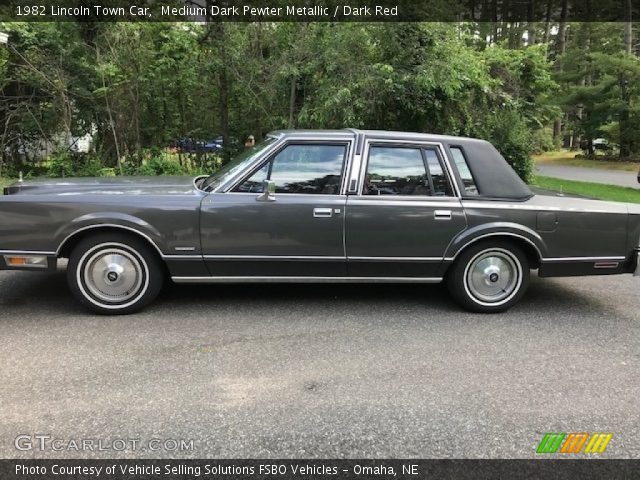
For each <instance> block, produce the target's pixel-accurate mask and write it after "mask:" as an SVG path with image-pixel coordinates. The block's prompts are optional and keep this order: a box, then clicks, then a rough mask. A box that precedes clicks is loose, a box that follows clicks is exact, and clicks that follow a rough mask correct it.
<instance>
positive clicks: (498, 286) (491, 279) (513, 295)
mask: <svg viewBox="0 0 640 480" xmlns="http://www.w3.org/2000/svg"><path fill="white" fill-rule="evenodd" d="M528 285H529V262H528V260H527V257H526V255H525V254H524V253H523V252H522V250H521V249H520V248H518V247H517V246H516V245H513V244H511V243H508V242H482V243H479V244H477V245H473V246H471V247H469V248H468V249H467V250H465V251H463V252H462V253H461V254H460V256H459V257H458V259H457V260H456V262H455V263H454V264H453V266H452V267H451V270H450V271H449V272H448V274H447V286H448V288H449V291H450V292H451V295H452V296H453V297H454V298H455V300H456V301H457V302H458V303H459V304H460V305H461V306H463V307H464V308H466V309H467V310H471V311H473V312H481V313H497V312H504V311H505V310H508V309H509V308H511V307H512V306H513V305H514V304H515V303H517V302H518V300H520V298H522V296H523V295H524V293H525V291H526V289H527V287H528Z"/></svg>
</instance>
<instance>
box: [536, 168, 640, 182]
mask: <svg viewBox="0 0 640 480" xmlns="http://www.w3.org/2000/svg"><path fill="white" fill-rule="evenodd" d="M536 170H537V171H538V173H539V174H540V175H544V176H547V177H555V178H563V179H565V180H578V181H581V182H595V183H606V184H609V185H618V186H621V187H631V188H640V183H638V180H637V172H620V171H615V170H604V169H599V168H588V167H572V166H567V165H543V164H538V165H536Z"/></svg>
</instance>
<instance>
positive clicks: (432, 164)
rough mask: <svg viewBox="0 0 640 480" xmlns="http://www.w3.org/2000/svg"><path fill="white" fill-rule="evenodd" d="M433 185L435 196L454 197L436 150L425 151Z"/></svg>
mask: <svg viewBox="0 0 640 480" xmlns="http://www.w3.org/2000/svg"><path fill="white" fill-rule="evenodd" d="M423 152H424V156H425V158H426V160H427V166H428V167H429V174H430V175H431V181H432V183H433V195H434V196H436V197H452V196H453V191H452V190H451V184H450V183H449V178H448V177H447V175H446V174H445V173H444V169H443V168H442V162H440V158H439V157H438V154H437V153H436V151H435V150H423Z"/></svg>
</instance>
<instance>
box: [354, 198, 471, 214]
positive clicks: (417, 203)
mask: <svg viewBox="0 0 640 480" xmlns="http://www.w3.org/2000/svg"><path fill="white" fill-rule="evenodd" d="M384 198H388V200H386V199H382V198H380V197H376V196H371V197H366V196H365V197H349V205H391V206H394V207H397V206H405V205H406V206H411V207H433V208H457V209H458V210H459V211H460V210H462V205H460V203H459V202H452V201H451V200H452V199H453V197H448V198H443V199H442V200H440V201H438V200H435V199H433V197H423V196H419V197H418V196H415V197H405V198H406V200H400V199H398V198H397V197H395V196H388V197H384ZM423 199H424V200H423ZM445 202H448V203H445Z"/></svg>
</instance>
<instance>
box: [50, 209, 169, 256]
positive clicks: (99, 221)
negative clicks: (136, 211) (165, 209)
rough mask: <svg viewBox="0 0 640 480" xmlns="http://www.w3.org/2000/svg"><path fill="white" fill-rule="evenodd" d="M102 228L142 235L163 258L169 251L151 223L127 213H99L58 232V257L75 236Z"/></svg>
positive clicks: (81, 219)
mask: <svg viewBox="0 0 640 480" xmlns="http://www.w3.org/2000/svg"><path fill="white" fill-rule="evenodd" d="M101 228H112V229H120V230H123V231H129V232H133V233H134V234H137V235H140V236H142V237H143V238H145V239H146V240H147V241H148V242H149V243H150V244H151V245H153V247H154V248H155V249H156V250H157V251H158V253H159V254H160V256H161V257H164V256H165V252H166V251H167V248H166V244H165V241H164V238H163V237H162V235H161V234H160V232H159V231H158V230H157V229H156V228H155V227H154V226H153V225H151V224H150V223H148V222H146V221H144V220H142V219H140V218H137V217H134V216H133V215H128V214H125V213H118V212H97V213H89V214H86V215H82V216H80V217H77V218H74V219H73V220H72V221H71V222H70V223H67V224H65V225H63V226H62V227H60V228H59V229H58V230H57V231H56V233H55V234H54V239H55V243H56V244H57V245H58V247H57V248H56V255H57V256H59V255H60V252H61V250H62V249H63V248H64V246H65V244H66V243H67V242H68V241H69V240H71V239H72V238H73V237H74V236H76V235H78V234H79V233H81V232H86V231H87V230H92V229H95V230H98V229H101Z"/></svg>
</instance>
